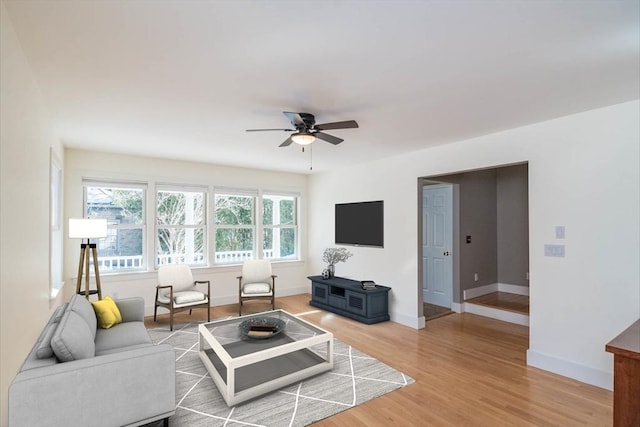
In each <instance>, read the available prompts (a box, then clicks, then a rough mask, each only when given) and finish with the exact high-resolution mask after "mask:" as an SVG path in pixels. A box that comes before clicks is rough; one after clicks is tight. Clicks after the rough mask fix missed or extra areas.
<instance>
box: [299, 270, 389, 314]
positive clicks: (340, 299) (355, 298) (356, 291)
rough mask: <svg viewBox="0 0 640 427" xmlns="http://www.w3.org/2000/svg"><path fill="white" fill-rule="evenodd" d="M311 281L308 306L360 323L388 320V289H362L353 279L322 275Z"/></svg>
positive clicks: (359, 283) (311, 278) (384, 287)
mask: <svg viewBox="0 0 640 427" xmlns="http://www.w3.org/2000/svg"><path fill="white" fill-rule="evenodd" d="M307 278H308V279H309V280H311V301H309V304H311V305H312V306H314V307H318V308H322V309H323V310H327V311H332V312H334V313H337V314H340V315H342V316H345V317H349V318H351V319H354V320H357V321H359V322H362V323H367V324H371V323H378V322H384V321H387V320H389V291H390V290H391V288H389V287H387V286H382V285H376V287H375V288H373V289H362V284H361V282H359V281H357V280H350V279H343V278H342V277H333V278H331V279H323V278H322V276H309V277H307Z"/></svg>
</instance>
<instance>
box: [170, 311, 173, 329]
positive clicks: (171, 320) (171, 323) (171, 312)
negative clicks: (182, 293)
mask: <svg viewBox="0 0 640 427" xmlns="http://www.w3.org/2000/svg"><path fill="white" fill-rule="evenodd" d="M169 329H170V330H172V331H173V309H170V310H169Z"/></svg>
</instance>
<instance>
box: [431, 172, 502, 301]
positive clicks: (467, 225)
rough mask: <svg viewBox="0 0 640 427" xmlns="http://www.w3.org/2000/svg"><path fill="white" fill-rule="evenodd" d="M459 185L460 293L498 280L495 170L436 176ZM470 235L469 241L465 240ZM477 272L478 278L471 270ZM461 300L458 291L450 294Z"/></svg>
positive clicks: (442, 180) (455, 299)
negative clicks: (476, 278) (455, 293)
mask: <svg viewBox="0 0 640 427" xmlns="http://www.w3.org/2000/svg"><path fill="white" fill-rule="evenodd" d="M436 180H437V181H441V182H449V183H452V184H458V185H459V191H460V193H459V197H460V242H459V247H460V253H459V254H458V255H459V256H460V294H462V292H463V291H465V290H467V289H471V288H475V287H478V286H483V285H488V284H491V283H496V282H497V281H498V260H497V254H498V250H497V245H498V243H497V216H496V206H497V199H496V197H497V196H496V194H497V193H496V188H497V186H496V170H495V169H487V170H481V171H475V172H465V173H461V174H455V175H447V176H441V177H438V178H436ZM466 236H471V243H466ZM476 273H477V274H478V281H477V282H476V281H475V280H474V274H476ZM454 301H457V302H460V301H462V295H457V296H456V295H454Z"/></svg>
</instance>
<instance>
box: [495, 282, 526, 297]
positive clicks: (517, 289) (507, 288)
mask: <svg viewBox="0 0 640 427" xmlns="http://www.w3.org/2000/svg"><path fill="white" fill-rule="evenodd" d="M498 292H507V293H510V294H517V295H527V296H529V287H528V286H522V285H510V284H508V283H498Z"/></svg>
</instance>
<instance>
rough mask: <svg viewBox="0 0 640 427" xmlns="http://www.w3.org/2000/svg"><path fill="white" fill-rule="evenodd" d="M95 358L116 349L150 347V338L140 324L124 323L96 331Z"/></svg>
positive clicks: (142, 324)
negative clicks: (138, 346)
mask: <svg viewBox="0 0 640 427" xmlns="http://www.w3.org/2000/svg"><path fill="white" fill-rule="evenodd" d="M95 344H96V356H101V355H103V354H108V353H111V352H113V350H116V349H125V348H126V347H131V346H137V345H140V344H145V345H151V344H152V342H151V338H150V337H149V333H148V332H147V329H146V328H145V327H144V323H142V322H125V323H120V324H118V325H115V326H113V327H112V328H109V329H98V331H97V332H96V342H95Z"/></svg>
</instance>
